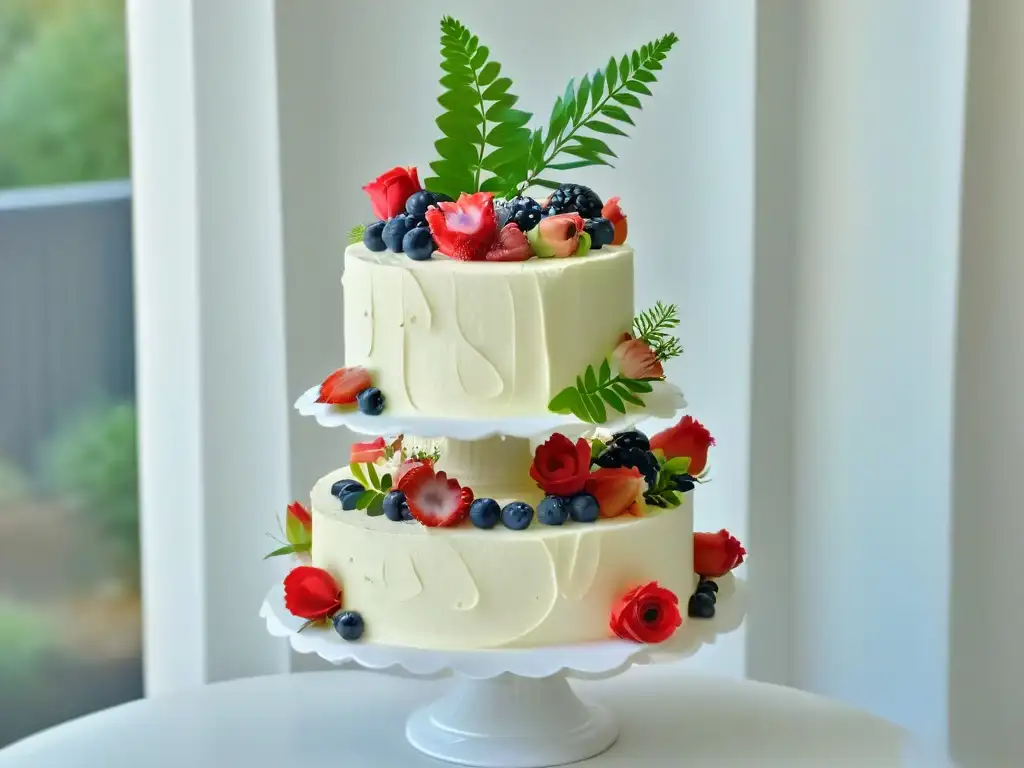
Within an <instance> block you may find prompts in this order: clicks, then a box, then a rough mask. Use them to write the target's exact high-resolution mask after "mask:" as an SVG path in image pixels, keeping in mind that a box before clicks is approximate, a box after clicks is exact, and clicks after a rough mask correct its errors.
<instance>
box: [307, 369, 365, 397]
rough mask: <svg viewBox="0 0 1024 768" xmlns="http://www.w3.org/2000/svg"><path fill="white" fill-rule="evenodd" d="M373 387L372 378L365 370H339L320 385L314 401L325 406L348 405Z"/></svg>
mask: <svg viewBox="0 0 1024 768" xmlns="http://www.w3.org/2000/svg"><path fill="white" fill-rule="evenodd" d="M372 385H373V377H372V376H370V372H369V371H368V370H366V369H365V368H361V367H355V368H339V369H338V370H336V371H335V372H334V373H332V374H331V375H330V376H328V377H327V378H326V379H324V383H323V384H321V385H320V395H319V397H317V399H316V401H317V402H318V403H325V404H327V405H350V404H352V403H354V402H355V401H356V396H357V395H358V394H359V393H360V392H362V391H363V390H364V389H366V388H367V387H370V386H372Z"/></svg>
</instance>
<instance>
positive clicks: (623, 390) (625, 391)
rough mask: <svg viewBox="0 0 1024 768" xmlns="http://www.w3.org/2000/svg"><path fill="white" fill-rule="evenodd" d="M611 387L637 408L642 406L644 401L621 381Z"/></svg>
mask: <svg viewBox="0 0 1024 768" xmlns="http://www.w3.org/2000/svg"><path fill="white" fill-rule="evenodd" d="M612 389H614V390H615V394H617V395H618V396H619V397H621V398H622V399H623V400H625V401H626V402H627V403H631V404H632V405H635V406H637V407H638V408H643V407H644V401H643V400H641V399H640V398H639V397H637V396H636V395H634V394H633V393H632V392H630V391H629V388H628V387H627V386H625V385H624V384H622V383H619V382H616V383H615V384H613V385H612Z"/></svg>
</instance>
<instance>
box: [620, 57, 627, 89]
mask: <svg viewBox="0 0 1024 768" xmlns="http://www.w3.org/2000/svg"><path fill="white" fill-rule="evenodd" d="M619 79H620V80H621V81H622V82H624V83H625V82H626V81H627V80H629V55H628V54H627V55H625V56H623V57H622V60H621V61H619Z"/></svg>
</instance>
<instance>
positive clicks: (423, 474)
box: [402, 467, 473, 528]
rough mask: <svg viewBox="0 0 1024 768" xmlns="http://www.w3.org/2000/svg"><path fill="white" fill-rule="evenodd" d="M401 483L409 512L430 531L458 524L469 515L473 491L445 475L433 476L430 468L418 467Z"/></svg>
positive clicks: (439, 473)
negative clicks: (430, 529)
mask: <svg viewBox="0 0 1024 768" xmlns="http://www.w3.org/2000/svg"><path fill="white" fill-rule="evenodd" d="M402 480H403V489H402V490H403V491H404V493H405V500H406V502H407V503H408V504H409V512H410V513H411V514H412V516H413V517H414V518H416V519H417V520H419V521H420V522H421V523H422V524H423V525H426V526H428V527H430V528H437V527H447V526H452V525H458V524H459V523H461V522H462V521H463V520H465V519H466V518H467V517H468V516H469V507H470V505H471V504H472V503H473V491H472V490H471V489H469V488H463V487H462V486H460V485H459V481H458V480H456V479H455V478H450V479H449V477H448V476H447V475H446V474H445V473H444V472H438V473H437V474H434V470H433V468H432V467H431V468H428V467H417V468H414V469H412V470H410V471H409V472H408V473H407V474H406V475H405V477H404V478H402Z"/></svg>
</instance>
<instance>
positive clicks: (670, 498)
mask: <svg viewBox="0 0 1024 768" xmlns="http://www.w3.org/2000/svg"><path fill="white" fill-rule="evenodd" d="M661 498H662V499H664V500H665V501H666V502H667V503H668V505H669V506H670V507H678V506H679V505H680V504H682V503H683V500H682V499H680V498H679V494H677V493H676V492H675V491H673V490H664V491H662V492H661Z"/></svg>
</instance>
